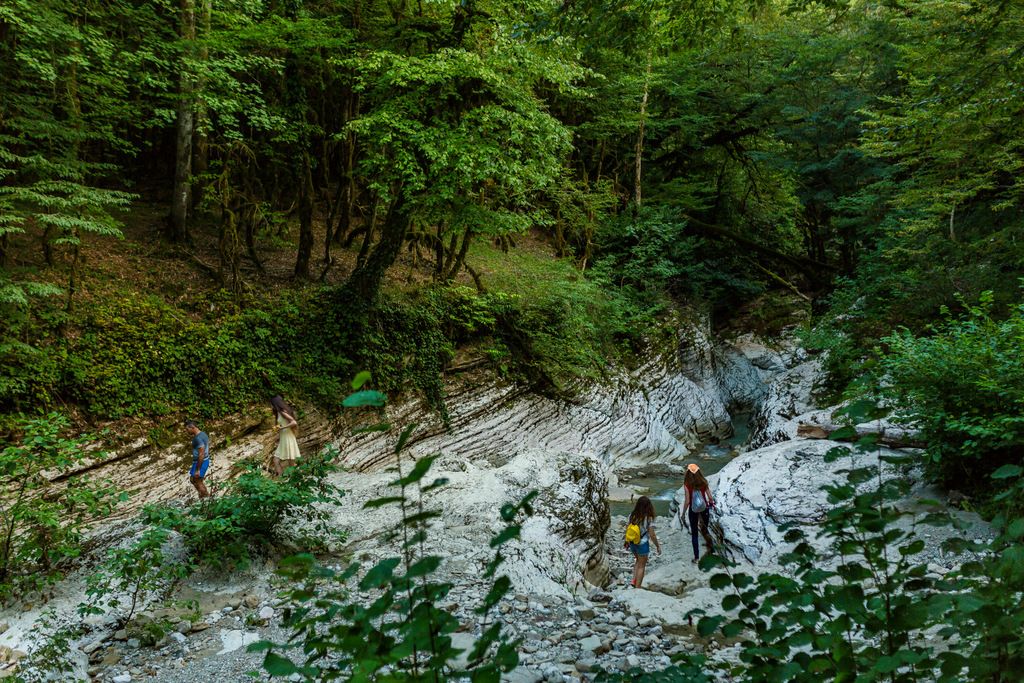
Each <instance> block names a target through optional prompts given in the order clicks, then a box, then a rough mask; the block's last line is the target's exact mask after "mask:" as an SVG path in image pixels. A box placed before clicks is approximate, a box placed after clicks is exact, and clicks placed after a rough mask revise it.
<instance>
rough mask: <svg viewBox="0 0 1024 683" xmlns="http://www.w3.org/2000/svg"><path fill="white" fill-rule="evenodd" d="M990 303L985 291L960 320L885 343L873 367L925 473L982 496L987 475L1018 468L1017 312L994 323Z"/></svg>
mask: <svg viewBox="0 0 1024 683" xmlns="http://www.w3.org/2000/svg"><path fill="white" fill-rule="evenodd" d="M992 303H993V298H992V294H991V292H988V293H985V294H983V295H982V297H981V301H980V303H979V304H978V305H976V306H967V307H966V308H967V313H966V314H965V315H963V316H961V317H957V318H954V317H953V316H952V315H950V314H949V312H948V311H947V312H946V320H945V322H943V323H941V324H940V325H938V326H937V327H936V329H934V330H933V331H932V334H929V335H916V334H914V333H912V332H911V331H909V330H903V331H901V332H899V333H897V334H894V335H892V336H890V337H887V338H886V339H885V340H884V342H885V343H886V345H887V346H888V351H887V353H886V354H885V356H884V357H883V359H882V362H881V370H882V371H883V372H884V373H885V374H886V375H887V377H888V378H889V382H890V384H891V394H892V396H893V398H894V400H895V401H896V405H898V406H900V412H901V413H902V414H903V415H904V417H905V419H906V420H908V421H909V422H911V423H913V424H914V425H915V426H917V427H919V428H920V429H921V430H922V435H923V436H924V438H925V440H926V441H927V443H928V456H929V457H928V459H927V463H928V464H927V466H928V468H929V471H930V472H931V474H932V475H934V476H935V477H936V478H937V479H939V480H940V481H941V482H942V483H943V484H944V485H946V486H949V487H955V488H957V489H958V490H962V491H966V492H970V493H972V494H980V495H981V496H983V497H984V496H988V495H990V493H991V491H992V485H991V483H989V481H988V476H989V475H990V474H992V473H993V472H995V471H996V470H997V469H999V468H1000V467H1001V466H1003V465H1016V466H1019V465H1020V464H1021V463H1022V459H1021V449H1022V448H1024V417H1022V415H1021V411H1020V406H1021V405H1022V404H1024V367H1022V365H1021V358H1022V356H1024V306H1020V307H1018V308H1017V309H1016V310H1015V311H1014V312H1013V313H1012V314H1011V315H1010V316H1009V317H1008V318H1006V319H1005V320H997V319H995V318H993V316H992ZM1019 504H1020V503H1018V505H1019ZM1019 509H1020V508H1018V510H1019Z"/></svg>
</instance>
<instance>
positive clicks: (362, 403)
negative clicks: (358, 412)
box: [341, 389, 387, 408]
mask: <svg viewBox="0 0 1024 683" xmlns="http://www.w3.org/2000/svg"><path fill="white" fill-rule="evenodd" d="M386 402H387V397H386V396H385V395H384V394H382V393H380V392H379V391H373V390H372V389H368V390H365V391H357V392H356V393H354V394H350V395H349V396H347V397H346V398H345V400H344V401H342V402H341V405H343V406H344V407H346V408H365V407H368V406H369V407H373V408H380V407H382V406H383V405H384V404H385V403H386Z"/></svg>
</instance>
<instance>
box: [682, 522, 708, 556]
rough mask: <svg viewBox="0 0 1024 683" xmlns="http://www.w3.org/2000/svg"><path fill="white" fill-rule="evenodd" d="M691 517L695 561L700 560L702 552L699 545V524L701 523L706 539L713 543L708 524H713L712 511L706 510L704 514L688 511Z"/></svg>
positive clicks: (702, 532)
mask: <svg viewBox="0 0 1024 683" xmlns="http://www.w3.org/2000/svg"><path fill="white" fill-rule="evenodd" d="M687 513H689V515H690V538H691V539H692V540H693V559H695V560H699V559H700V550H699V546H698V545H697V531H698V528H697V523H698V520H699V522H700V533H701V534H702V535H703V536H704V538H705V539H706V540H707V541H708V543H710V542H711V540H710V539H711V535H710V534H708V524H710V523H711V510H705V511H704V512H694V511H693V510H687Z"/></svg>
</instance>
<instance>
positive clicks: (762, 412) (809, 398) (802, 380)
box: [749, 356, 821, 449]
mask: <svg viewBox="0 0 1024 683" xmlns="http://www.w3.org/2000/svg"><path fill="white" fill-rule="evenodd" d="M799 358H800V356H794V360H796V359H799ZM820 376H821V361H820V360H819V359H817V358H812V359H810V360H802V361H801V362H798V363H797V364H796V365H794V366H792V367H789V368H788V369H787V370H785V371H784V372H782V373H780V374H779V375H777V376H776V377H775V378H774V379H773V380H772V381H771V382H770V383H769V384H768V385H767V390H766V392H765V395H764V398H763V400H762V401H761V402H760V403H759V404H757V409H756V411H755V412H754V415H753V416H752V418H751V421H750V426H751V429H750V443H749V448H750V449H756V448H760V447H762V446H768V445H770V444H773V443H779V442H780V441H786V440H789V439H792V438H794V437H795V436H796V432H795V427H794V428H793V429H792V430H791V429H790V428H789V425H790V424H791V421H792V420H793V418H795V417H797V416H798V415H803V414H805V413H808V412H810V411H811V410H813V409H814V408H816V405H815V403H814V398H813V391H814V385H815V382H816V381H817V379H818V377H820Z"/></svg>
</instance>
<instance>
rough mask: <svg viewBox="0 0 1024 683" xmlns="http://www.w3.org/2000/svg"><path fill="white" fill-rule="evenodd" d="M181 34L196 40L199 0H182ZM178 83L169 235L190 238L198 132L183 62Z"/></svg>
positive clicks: (188, 80)
mask: <svg viewBox="0 0 1024 683" xmlns="http://www.w3.org/2000/svg"><path fill="white" fill-rule="evenodd" d="M181 37H182V39H183V40H184V41H186V43H192V42H195V38H196V8H195V0H181ZM182 67H183V68H182V71H181V76H180V79H179V86H178V118H177V124H176V132H175V155H174V194H173V196H172V197H171V223H170V233H169V237H170V238H171V240H173V241H175V242H184V241H185V240H186V239H188V210H189V207H190V206H191V204H192V188H191V182H192V135H193V133H194V132H195V117H194V115H193V111H192V110H193V106H194V103H193V101H192V77H191V75H190V74H189V73H188V68H187V67H186V66H185V65H182Z"/></svg>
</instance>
